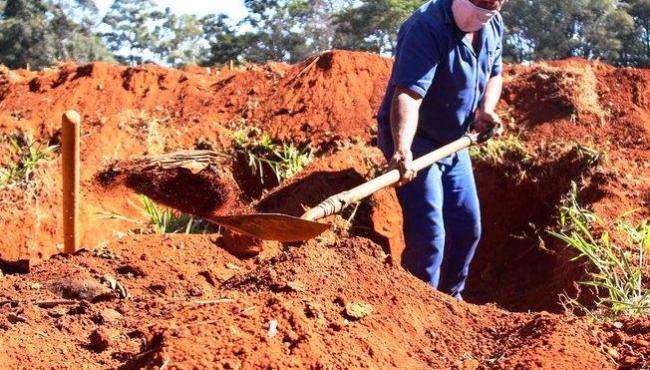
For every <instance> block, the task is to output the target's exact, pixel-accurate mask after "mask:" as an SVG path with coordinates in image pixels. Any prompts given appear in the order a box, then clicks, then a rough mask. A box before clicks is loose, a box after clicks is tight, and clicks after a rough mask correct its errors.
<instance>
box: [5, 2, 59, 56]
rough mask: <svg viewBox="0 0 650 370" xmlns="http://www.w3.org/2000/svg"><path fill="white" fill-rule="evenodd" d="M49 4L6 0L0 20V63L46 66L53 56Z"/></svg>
mask: <svg viewBox="0 0 650 370" xmlns="http://www.w3.org/2000/svg"><path fill="white" fill-rule="evenodd" d="M46 15H47V6H46V4H45V3H44V2H43V1H37V0H7V1H6V3H5V7H4V12H3V17H2V23H0V50H2V53H1V54H0V63H2V64H5V65H6V66H8V67H9V68H24V67H26V68H30V67H36V68H40V67H44V66H47V65H50V64H51V63H52V62H53V60H54V53H55V48H54V42H53V37H52V35H51V34H50V32H49V27H48V26H49V22H48V19H47V16H46Z"/></svg>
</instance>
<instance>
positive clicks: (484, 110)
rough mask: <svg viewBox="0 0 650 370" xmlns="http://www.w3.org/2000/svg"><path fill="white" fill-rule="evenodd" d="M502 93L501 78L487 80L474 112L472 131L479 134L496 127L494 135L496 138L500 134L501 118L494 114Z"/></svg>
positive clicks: (499, 76) (501, 129) (497, 76)
mask: <svg viewBox="0 0 650 370" xmlns="http://www.w3.org/2000/svg"><path fill="white" fill-rule="evenodd" d="M502 91H503V76H501V75H500V74H499V75H496V76H494V77H492V78H490V79H489V80H488V83H487V86H486V88H485V95H484V96H483V101H482V102H481V104H480V106H479V109H478V111H477V112H476V119H475V122H474V129H475V130H477V131H480V132H483V131H486V130H489V129H491V128H492V127H497V130H496V132H495V134H496V135H497V136H498V135H500V134H501V133H502V131H503V128H502V127H501V118H499V115H498V114H497V113H496V109H497V104H499V100H500V99H501V92H502Z"/></svg>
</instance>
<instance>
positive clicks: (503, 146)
mask: <svg viewBox="0 0 650 370" xmlns="http://www.w3.org/2000/svg"><path fill="white" fill-rule="evenodd" d="M470 155H471V156H472V158H474V159H477V160H481V161H485V162H492V163H503V162H504V161H505V160H506V159H508V160H515V161H520V162H523V163H530V162H531V160H532V157H531V156H530V155H529V154H528V152H526V148H524V146H523V144H522V142H521V140H520V139H519V137H517V136H515V135H506V136H503V137H500V138H497V139H493V140H489V141H488V142H487V143H485V144H483V145H473V146H472V147H470Z"/></svg>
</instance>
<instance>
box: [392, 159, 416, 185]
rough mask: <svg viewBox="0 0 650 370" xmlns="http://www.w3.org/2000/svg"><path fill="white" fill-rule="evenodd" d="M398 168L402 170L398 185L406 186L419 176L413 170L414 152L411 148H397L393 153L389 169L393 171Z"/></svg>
mask: <svg viewBox="0 0 650 370" xmlns="http://www.w3.org/2000/svg"><path fill="white" fill-rule="evenodd" d="M394 169H398V170H399V172H400V175H401V177H400V180H399V182H398V183H397V185H396V186H397V187H401V186H404V185H406V184H408V183H409V182H411V181H413V179H415V177H416V176H417V172H416V171H415V170H413V153H412V152H411V151H410V150H397V151H395V154H393V158H391V160H390V163H388V170H389V171H392V170H394Z"/></svg>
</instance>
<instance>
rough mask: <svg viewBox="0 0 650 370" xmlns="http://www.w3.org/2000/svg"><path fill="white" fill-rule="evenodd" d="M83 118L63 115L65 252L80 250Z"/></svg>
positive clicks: (71, 113) (73, 113)
mask: <svg viewBox="0 0 650 370" xmlns="http://www.w3.org/2000/svg"><path fill="white" fill-rule="evenodd" d="M80 126H81V117H79V113H77V112H75V111H72V110H70V111H67V112H65V113H64V114H63V127H62V128H61V134H62V138H61V152H62V153H63V246H64V249H63V251H64V252H65V253H67V254H72V253H75V252H76V251H77V250H78V249H79V174H80V172H79V136H80Z"/></svg>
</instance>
